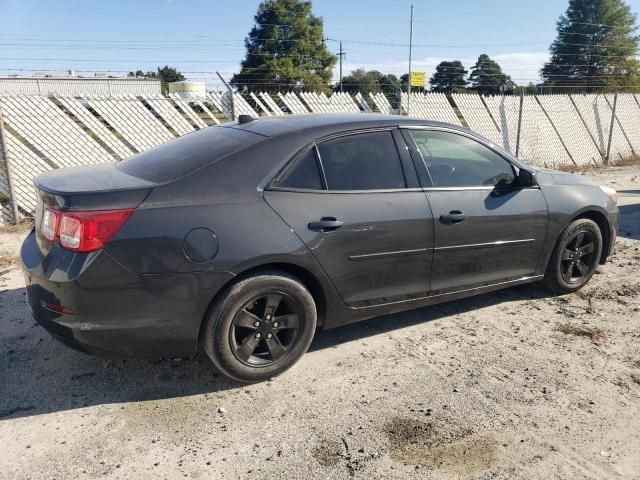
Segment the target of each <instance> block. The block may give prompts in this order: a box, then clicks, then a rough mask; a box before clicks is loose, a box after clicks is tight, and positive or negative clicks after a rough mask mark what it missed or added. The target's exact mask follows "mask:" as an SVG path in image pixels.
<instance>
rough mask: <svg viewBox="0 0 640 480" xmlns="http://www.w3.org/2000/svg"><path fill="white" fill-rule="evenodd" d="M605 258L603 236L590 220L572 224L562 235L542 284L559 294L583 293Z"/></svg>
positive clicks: (576, 221) (585, 219)
mask: <svg viewBox="0 0 640 480" xmlns="http://www.w3.org/2000/svg"><path fill="white" fill-rule="evenodd" d="M601 255H602V233H601V232H600V228H599V227H598V224H597V223H596V222H594V221H593V220H589V219H587V218H580V219H578V220H575V221H573V222H571V223H570V224H569V225H568V226H567V227H566V228H565V229H564V230H563V231H562V233H561V234H560V237H559V238H558V241H557V243H556V246H555V248H554V249H553V253H552V254H551V258H550V259H549V263H548V264H547V271H546V273H545V276H544V280H543V281H542V283H543V285H544V286H545V287H547V288H548V289H550V290H551V291H553V292H555V293H558V294H566V293H572V292H575V291H577V290H580V289H581V288H582V287H583V286H584V285H585V284H586V283H587V282H588V281H589V280H590V279H591V277H592V276H593V274H594V272H595V271H596V268H597V267H598V265H599V263H600V256H601Z"/></svg>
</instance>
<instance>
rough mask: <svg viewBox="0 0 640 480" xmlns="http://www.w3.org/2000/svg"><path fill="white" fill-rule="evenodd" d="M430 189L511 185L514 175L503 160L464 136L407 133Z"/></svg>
mask: <svg viewBox="0 0 640 480" xmlns="http://www.w3.org/2000/svg"><path fill="white" fill-rule="evenodd" d="M410 134H411V137H412V138H413V141H414V143H415V144H416V147H417V149H418V152H419V153H420V155H421V156H422V159H423V161H424V163H425V165H426V167H427V169H428V170H429V174H430V176H431V180H432V182H433V186H434V187H436V188H437V187H479V186H480V187H487V186H490V187H500V186H508V185H511V184H513V182H514V180H515V172H514V169H513V166H512V165H511V163H510V162H508V161H507V160H506V159H505V158H503V157H502V156H500V155H499V154H498V153H496V152H494V151H493V150H491V149H490V148H488V147H486V146H484V145H482V144H481V143H479V142H477V141H476V140H473V139H471V138H469V137H467V136H464V135H458V134H455V133H449V132H442V131H435V130H433V131H431V130H410Z"/></svg>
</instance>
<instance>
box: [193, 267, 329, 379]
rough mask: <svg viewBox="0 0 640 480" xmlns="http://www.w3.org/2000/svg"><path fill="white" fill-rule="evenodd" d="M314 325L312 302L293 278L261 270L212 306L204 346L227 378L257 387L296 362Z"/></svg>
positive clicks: (241, 281) (315, 316)
mask: <svg viewBox="0 0 640 480" xmlns="http://www.w3.org/2000/svg"><path fill="white" fill-rule="evenodd" d="M316 322H317V311H316V304H315V301H314V298H313V296H312V295H311V293H309V290H307V288H306V287H305V286H304V285H303V284H302V283H301V282H300V281H299V280H298V279H297V278H295V277H292V276H290V275H289V274H287V273H284V272H280V271H271V270H269V271H264V272H261V273H257V274H254V275H252V276H248V277H245V278H241V279H238V280H237V281H235V282H234V283H233V284H231V285H229V286H228V287H227V288H226V289H225V290H224V292H223V293H222V294H221V295H220V297H219V298H218V299H216V301H214V302H213V303H212V305H211V307H210V308H209V311H208V313H207V315H206V318H205V324H204V330H203V335H202V347H203V348H204V351H205V352H206V353H207V355H208V356H209V358H210V359H211V361H212V362H213V364H214V365H215V366H216V368H217V369H218V370H220V372H222V373H223V374H225V375H226V376H228V377H231V378H233V379H235V380H238V381H241V382H259V381H262V380H268V379H270V378H272V377H274V376H276V375H279V374H281V373H282V372H284V371H285V370H287V369H288V368H289V367H291V366H292V365H293V364H294V363H295V362H297V361H298V360H299V359H300V357H301V356H302V355H303V354H304V353H305V352H306V351H307V348H309V344H310V343H311V340H312V339H313V336H314V334H315V331H316Z"/></svg>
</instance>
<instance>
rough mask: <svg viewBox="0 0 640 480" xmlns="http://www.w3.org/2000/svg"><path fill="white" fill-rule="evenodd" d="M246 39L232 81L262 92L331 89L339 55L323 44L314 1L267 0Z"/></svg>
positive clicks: (259, 10) (326, 90)
mask: <svg viewBox="0 0 640 480" xmlns="http://www.w3.org/2000/svg"><path fill="white" fill-rule="evenodd" d="M254 21H255V25H254V27H253V28H252V29H251V31H250V32H249V36H248V37H247V38H246V39H245V47H246V50H247V52H246V57H245V59H244V60H243V61H242V69H241V70H240V73H238V74H236V75H234V76H233V79H232V80H231V83H233V84H234V85H236V86H238V87H242V88H248V89H259V90H280V89H284V90H303V89H304V90H315V91H325V92H328V91H329V86H328V85H329V82H330V80H331V76H332V67H333V66H334V65H335V63H336V56H335V55H332V54H331V53H330V52H329V50H328V49H327V47H326V45H325V44H324V42H323V26H322V19H321V18H319V17H316V16H314V15H312V14H311V2H310V1H302V0H265V1H263V2H262V3H261V4H260V6H259V7H258V12H257V13H256V15H255V17H254Z"/></svg>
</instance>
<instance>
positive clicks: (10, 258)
mask: <svg viewBox="0 0 640 480" xmlns="http://www.w3.org/2000/svg"><path fill="white" fill-rule="evenodd" d="M19 264H20V259H19V258H18V256H17V255H13V254H12V253H9V252H7V251H4V250H0V271H1V270H5V269H7V268H13V267H17V266H18V265H19Z"/></svg>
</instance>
